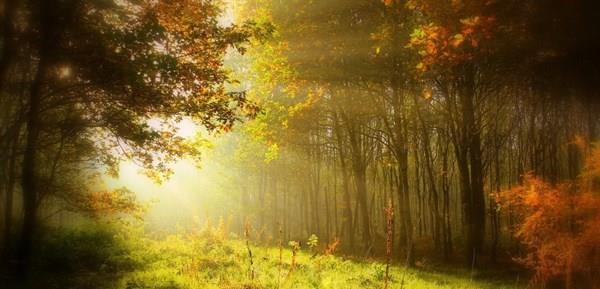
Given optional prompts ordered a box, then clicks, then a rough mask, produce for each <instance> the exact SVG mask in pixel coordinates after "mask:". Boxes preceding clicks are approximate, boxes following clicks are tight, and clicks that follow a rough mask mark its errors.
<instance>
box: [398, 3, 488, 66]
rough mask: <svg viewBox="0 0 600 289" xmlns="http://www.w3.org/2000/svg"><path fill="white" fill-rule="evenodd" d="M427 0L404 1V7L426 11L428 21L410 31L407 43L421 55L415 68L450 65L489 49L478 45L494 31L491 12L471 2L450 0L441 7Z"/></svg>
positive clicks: (468, 59)
mask: <svg viewBox="0 0 600 289" xmlns="http://www.w3.org/2000/svg"><path fill="white" fill-rule="evenodd" d="M430 2H431V1H426V0H411V1H409V2H407V4H406V5H407V7H409V8H410V7H412V9H415V10H419V11H420V13H423V14H425V15H426V16H427V20H426V21H429V22H428V23H426V24H422V25H420V26H418V27H417V28H416V29H415V30H414V31H413V33H412V34H411V37H410V41H409V44H408V45H407V46H408V47H410V48H413V49H415V50H416V51H417V52H418V54H419V56H420V57H421V60H420V62H419V64H418V65H417V67H416V69H417V70H419V71H420V72H426V71H428V70H431V69H432V68H434V67H435V68H437V69H441V70H444V69H449V68H452V67H454V66H456V65H460V64H462V63H464V62H466V61H471V60H473V59H474V58H476V57H478V56H479V55H482V54H484V53H487V52H488V51H489V50H485V49H482V47H481V46H482V43H484V41H485V40H490V39H491V38H492V37H493V34H494V32H495V31H496V28H497V23H496V18H495V17H494V16H485V14H486V12H485V10H484V9H483V8H481V7H480V8H481V9H476V8H474V7H479V6H476V5H475V4H473V3H466V2H463V1H452V3H451V4H450V5H449V6H448V7H440V6H439V5H428V4H432V3H430ZM474 5H475V6H474ZM467 6H468V7H469V9H467V8H466V7H467ZM426 7H435V8H429V9H428V8H426ZM465 9H466V10H465ZM465 11H468V12H465ZM465 14H466V15H465ZM449 15H450V16H449ZM459 15H462V16H459ZM453 17H454V18H453Z"/></svg>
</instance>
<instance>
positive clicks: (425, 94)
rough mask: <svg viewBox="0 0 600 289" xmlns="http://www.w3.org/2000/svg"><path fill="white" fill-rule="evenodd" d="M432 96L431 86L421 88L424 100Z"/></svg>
mask: <svg viewBox="0 0 600 289" xmlns="http://www.w3.org/2000/svg"><path fill="white" fill-rule="evenodd" d="M432 96H433V91H431V88H425V89H424V90H423V98H424V99H425V100H429V99H430V98H431V97H432Z"/></svg>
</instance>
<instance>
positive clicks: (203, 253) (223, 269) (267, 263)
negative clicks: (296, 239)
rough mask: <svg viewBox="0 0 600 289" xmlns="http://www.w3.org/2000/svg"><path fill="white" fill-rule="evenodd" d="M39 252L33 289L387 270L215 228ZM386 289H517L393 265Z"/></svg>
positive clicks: (69, 243) (303, 283)
mask: <svg viewBox="0 0 600 289" xmlns="http://www.w3.org/2000/svg"><path fill="white" fill-rule="evenodd" d="M49 240H50V241H48V242H46V243H45V244H46V245H45V246H42V247H41V251H40V253H39V256H40V261H39V264H38V266H37V272H36V274H34V275H33V276H36V277H35V278H34V279H32V280H30V283H29V287H31V288H78V289H79V288H83V289H85V288H90V289H97V288H98V289H99V288H107V289H109V288H110V289H112V288H117V289H142V288H152V289H193V288H199V289H200V288H202V289H211V288H215V289H217V288H220V289H225V288H227V289H229V288H231V289H234V288H239V289H260V288H280V289H284V288H290V289H291V288H294V289H303V288H341V289H353V288H357V289H358V288H361V289H362V288H383V285H384V279H385V264H384V263H381V262H376V261H355V260H348V259H344V258H342V257H337V256H332V255H329V256H325V255H314V254H312V253H309V252H308V251H299V252H298V253H297V256H296V261H295V262H296V265H295V267H294V268H293V269H291V268H292V267H291V262H292V250H290V248H289V247H287V248H285V249H284V250H283V252H282V253H283V254H282V258H281V263H280V258H279V248H278V247H259V246H253V245H251V246H250V248H251V250H252V254H253V263H254V264H253V267H252V270H253V271H254V275H255V277H254V278H252V277H251V273H250V272H251V268H250V262H249V258H248V249H247V247H246V244H245V243H244V241H243V240H230V239H226V238H224V236H223V234H220V233H218V232H216V231H213V230H203V231H198V232H195V233H185V234H174V235H166V236H161V237H158V236H153V237H150V236H147V235H144V234H143V233H142V231H141V229H139V228H137V229H136V228H129V229H126V230H123V229H121V231H119V232H118V233H107V230H105V229H102V228H100V229H95V230H93V231H92V232H90V230H89V229H86V230H84V231H81V230H76V231H71V232H70V233H66V234H65V233H60V234H56V236H54V237H53V238H50V239H49ZM388 288H407V289H442V288H443V289H450V288H455V289H475V288H477V289H487V288H490V289H492V288H494V289H502V288H505V289H516V288H522V287H519V286H518V285H515V282H514V280H512V281H507V280H502V279H500V280H489V279H485V280H482V279H479V278H476V279H473V280H472V279H471V278H470V277H469V274H468V273H466V272H462V273H461V272H457V273H452V274H450V273H441V272H426V271H420V270H416V269H406V268H403V267H398V266H392V267H391V268H390V284H389V287H388Z"/></svg>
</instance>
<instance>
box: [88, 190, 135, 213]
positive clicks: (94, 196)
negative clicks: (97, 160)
mask: <svg viewBox="0 0 600 289" xmlns="http://www.w3.org/2000/svg"><path fill="white" fill-rule="evenodd" d="M79 203H80V204H81V206H82V209H83V210H84V211H85V212H87V213H88V214H90V215H91V216H93V217H110V216H114V215H117V214H126V215H131V216H135V217H140V215H141V213H143V211H144V207H143V206H142V205H140V204H139V203H138V202H137V200H136V197H135V194H134V193H133V192H131V191H129V190H127V189H124V188H123V189H117V190H114V191H99V192H93V193H89V194H86V195H84V196H82V197H81V198H80V200H79Z"/></svg>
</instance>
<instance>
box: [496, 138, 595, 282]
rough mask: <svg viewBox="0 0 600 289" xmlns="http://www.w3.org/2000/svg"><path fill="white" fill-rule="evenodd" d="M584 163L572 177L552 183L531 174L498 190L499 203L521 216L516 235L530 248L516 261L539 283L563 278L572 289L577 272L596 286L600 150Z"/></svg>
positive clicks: (581, 277) (578, 277) (593, 152)
mask: <svg viewBox="0 0 600 289" xmlns="http://www.w3.org/2000/svg"><path fill="white" fill-rule="evenodd" d="M586 163H587V164H586V166H585V168H584V170H583V172H582V174H581V175H580V177H579V178H577V179H576V180H573V181H570V182H565V183H561V184H559V185H556V186H554V185H551V184H549V183H547V182H545V181H543V180H541V179H539V178H537V177H535V176H534V175H533V174H531V173H529V174H526V175H525V176H524V178H523V185H522V186H519V187H516V188H513V189H511V190H507V191H504V192H501V193H500V194H498V195H497V200H498V202H499V204H500V206H501V208H502V209H508V210H511V212H513V213H514V214H517V216H518V217H519V220H520V222H518V224H517V225H516V226H515V228H514V230H515V236H516V237H517V238H518V239H519V240H520V241H521V242H522V243H523V244H524V245H525V247H526V248H527V249H528V250H527V253H526V254H525V256H522V257H519V258H516V260H517V261H519V262H520V263H522V264H524V265H525V266H527V267H529V268H531V269H532V270H534V272H535V276H534V278H533V280H532V281H533V282H534V283H536V284H538V285H542V286H543V285H544V284H546V283H547V281H549V280H552V279H564V280H565V286H566V287H567V288H571V287H572V286H573V283H574V278H575V277H577V279H578V280H584V279H585V281H582V282H585V283H588V284H589V285H591V287H593V288H599V287H598V277H597V276H598V275H599V274H600V196H599V194H598V193H599V192H598V191H597V190H596V189H594V185H593V183H594V179H597V178H598V177H600V171H599V170H597V164H599V163H600V149H598V148H595V149H594V150H593V151H592V152H591V153H590V155H589V157H588V158H587V161H586Z"/></svg>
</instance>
